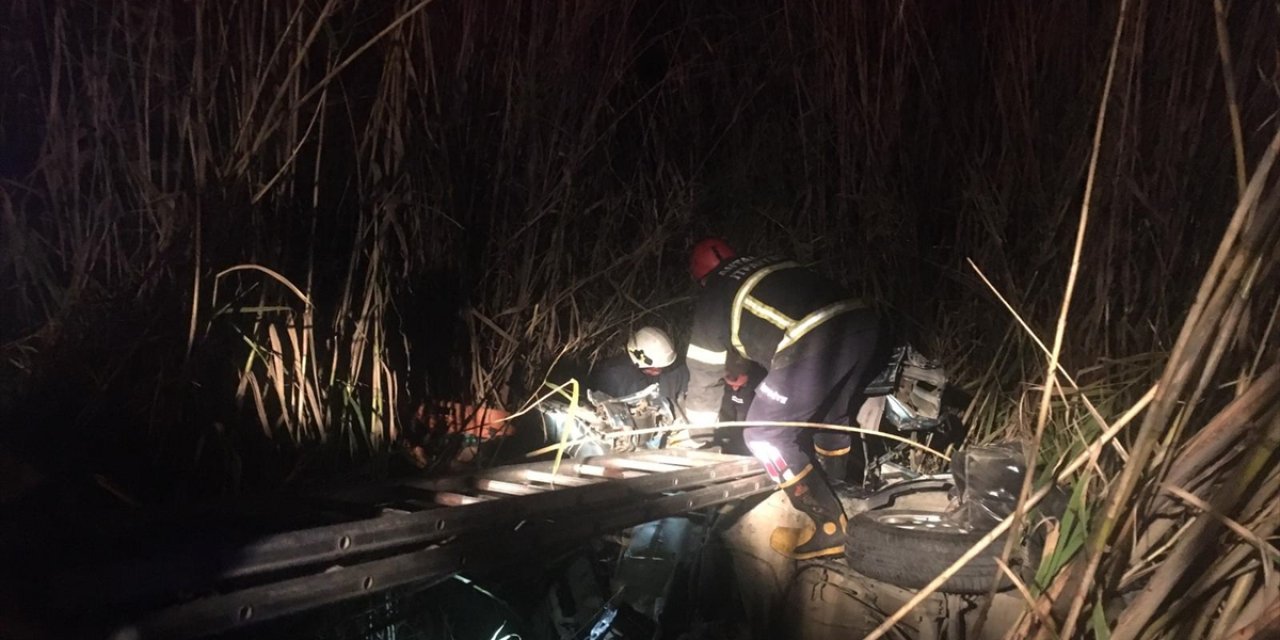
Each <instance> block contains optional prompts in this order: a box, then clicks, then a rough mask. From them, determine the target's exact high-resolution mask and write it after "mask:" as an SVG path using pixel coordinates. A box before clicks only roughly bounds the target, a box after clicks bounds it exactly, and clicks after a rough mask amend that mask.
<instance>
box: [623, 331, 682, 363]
mask: <svg viewBox="0 0 1280 640" xmlns="http://www.w3.org/2000/svg"><path fill="white" fill-rule="evenodd" d="M627 355H629V356H631V361H632V362H634V363H636V366H637V367H640V368H642V369H644V368H652V367H657V368H662V367H665V366H668V365H670V364H671V363H672V362H675V361H676V350H675V347H673V346H671V338H670V337H668V336H667V332H666V331H663V330H662V329H659V328H657V327H641V328H640V330H639V331H636V332H635V333H633V334H631V339H630V340H627Z"/></svg>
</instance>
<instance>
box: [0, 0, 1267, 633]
mask: <svg viewBox="0 0 1280 640" xmlns="http://www.w3.org/2000/svg"><path fill="white" fill-rule="evenodd" d="M0 16H3V19H0V25H3V26H0V63H2V64H3V69H4V75H5V78H4V80H3V86H4V89H3V91H0V136H2V137H0V178H3V181H0V240H2V242H3V245H2V246H3V252H2V253H0V285H2V286H3V288H4V302H3V312H2V313H0V340H2V342H3V346H2V347H0V348H2V349H3V355H4V358H3V362H0V371H2V372H3V375H2V376H0V383H2V384H0V388H2V391H3V393H2V394H0V409H3V416H4V418H3V423H4V426H3V429H4V434H3V435H4V440H3V448H4V449H5V450H6V451H5V453H4V457H5V460H6V461H5V465H6V467H12V468H15V469H16V468H18V467H21V468H23V469H28V470H29V473H28V475H41V474H42V475H44V476H45V477H57V478H68V477H74V476H77V475H78V476H84V477H88V476H89V475H90V474H97V475H98V477H99V479H100V481H101V482H103V483H106V484H109V485H110V486H112V487H113V488H114V489H115V490H116V491H118V492H119V493H120V494H122V495H125V496H132V497H133V499H137V500H141V501H162V500H165V499H173V498H177V497H190V496H204V495H211V494H219V493H224V494H225V493H229V494H235V493H239V492H244V491H256V490H263V489H268V488H270V487H273V486H277V485H278V484H280V483H281V482H285V481H287V480H289V479H290V478H294V477H298V476H299V475H302V474H305V473H306V472H307V469H306V467H307V465H311V464H318V463H317V462H316V461H317V460H321V461H324V464H323V466H324V468H325V469H327V470H329V471H332V470H333V469H335V468H346V467H350V466H351V465H355V464H362V463H363V462H364V461H367V460H370V459H378V458H379V456H382V455H384V453H383V452H385V451H387V450H388V449H390V448H393V447H394V446H395V445H394V442H396V441H397V439H398V437H399V435H400V433H401V432H402V430H403V429H404V428H405V427H406V424H407V422H409V421H410V420H411V415H412V412H413V410H414V408H415V407H417V406H418V405H419V404H420V403H421V402H423V401H425V400H440V399H449V400H466V401H472V402H487V403H491V404H495V405H499V406H502V407H504V408H507V409H515V408H519V407H520V406H521V405H522V404H523V403H524V402H525V401H527V400H528V398H529V397H530V395H531V394H532V393H533V391H534V390H535V389H537V387H538V385H539V384H540V382H541V380H542V377H543V376H544V375H545V374H546V372H547V371H548V369H549V368H550V367H551V366H552V365H553V363H554V362H555V361H556V360H557V358H560V357H562V356H566V355H567V356H569V357H591V356H592V355H593V354H596V353H600V352H601V350H602V349H604V350H607V349H611V348H616V346H617V344H618V343H619V342H620V340H621V337H622V336H623V335H624V334H625V333H626V332H627V331H628V329H629V328H630V327H632V326H634V325H636V323H639V322H652V323H657V324H659V325H662V326H666V327H668V328H670V329H672V331H673V333H674V334H676V335H680V333H681V332H682V331H683V330H684V324H685V315H686V313H687V312H688V298H689V295H690V294H691V293H692V286H691V285H690V283H689V282H688V279H687V277H686V275H685V274H684V260H685V249H687V247H688V246H689V244H691V242H692V241H694V240H696V239H697V238H699V237H701V236H702V235H705V234H708V233H714V234H718V235H723V236H725V237H727V238H728V239H730V240H731V241H733V242H735V243H737V244H739V245H741V246H743V247H745V248H746V249H749V250H753V251H760V252H787V253H794V254H796V255H799V256H800V257H801V258H803V259H806V260H813V261H816V262H817V263H818V265H819V266H820V267H821V268H822V269H824V270H826V271H828V272H829V273H831V274H833V275H835V276H836V277H838V278H840V279H841V280H843V281H845V282H846V283H848V285H849V286H850V287H851V288H853V289H854V290H856V291H858V292H860V293H862V294H864V295H865V296H867V297H868V298H871V299H874V300H876V301H878V302H879V303H880V304H881V305H883V306H884V308H885V309H886V310H888V311H892V312H893V313H896V314H898V315H899V316H900V317H902V318H904V319H905V320H904V321H903V322H902V326H903V327H904V328H906V330H907V331H908V332H909V333H911V334H912V335H913V337H914V339H915V340H916V341H918V342H920V343H921V344H925V345H928V347H929V348H930V350H931V351H933V352H934V353H935V354H936V355H938V356H940V357H941V358H942V359H943V360H944V361H946V362H947V364H948V365H949V366H950V367H951V368H952V369H953V370H954V371H955V373H956V375H957V377H958V380H959V381H960V382H961V384H963V385H964V386H965V387H966V388H967V389H968V390H969V391H970V392H971V393H972V394H973V395H974V403H973V405H972V406H971V407H970V410H969V414H968V418H969V423H970V425H971V426H972V428H973V435H972V438H973V439H974V440H975V441H990V440H995V439H1000V438H1005V437H1012V436H1020V437H1026V438H1029V439H1032V440H1035V441H1037V442H1039V445H1040V446H1039V447H1038V448H1037V449H1038V455H1040V456H1041V458H1042V459H1043V460H1046V461H1049V462H1053V461H1055V460H1058V459H1060V458H1063V457H1069V456H1074V455H1077V454H1079V453H1080V452H1081V451H1085V450H1086V448H1087V446H1088V445H1089V444H1090V443H1093V442H1096V441H1097V439H1098V437H1099V434H1101V433H1102V432H1103V430H1104V429H1105V427H1106V426H1108V425H1111V424H1115V423H1116V421H1117V419H1118V418H1120V417H1121V416H1125V415H1126V414H1127V415H1128V419H1132V423H1133V426H1131V427H1129V428H1128V429H1126V430H1124V431H1122V432H1121V433H1120V435H1119V437H1118V438H1117V439H1116V440H1115V441H1114V443H1113V444H1109V445H1107V448H1106V449H1105V451H1104V452H1103V453H1101V454H1100V455H1098V456H1097V457H1096V459H1091V460H1090V464H1088V465H1086V466H1085V467H1084V469H1083V471H1081V472H1080V473H1078V474H1073V475H1072V476H1071V477H1070V478H1067V480H1068V481H1070V482H1071V483H1072V484H1073V485H1074V486H1076V487H1077V488H1078V489H1079V491H1080V494H1081V495H1082V496H1084V497H1085V498H1086V499H1085V500H1083V501H1082V503H1083V504H1086V505H1088V506H1087V508H1084V509H1082V511H1085V512H1087V513H1081V514H1080V515H1082V516H1089V517H1087V518H1085V519H1084V520H1082V521H1083V522H1085V523H1086V524H1085V525H1084V526H1078V527H1077V528H1076V529H1075V530H1065V529H1064V532H1063V537H1064V539H1071V540H1074V541H1076V543H1083V541H1085V540H1086V539H1087V540H1088V544H1087V546H1086V547H1085V548H1084V549H1085V551H1080V552H1078V553H1075V554H1074V556H1073V557H1072V559H1071V560H1070V562H1067V563H1066V567H1067V568H1066V569H1064V570H1063V571H1061V572H1059V573H1058V575H1059V579H1058V580H1056V581H1053V582H1050V578H1051V577H1052V576H1051V575H1050V574H1052V573H1053V572H1052V571H1050V572H1046V575H1045V576H1044V578H1045V584H1044V585H1040V586H1044V587H1047V590H1046V591H1045V593H1046V594H1047V596H1048V597H1050V598H1052V599H1054V600H1055V601H1056V602H1057V603H1058V608H1057V609H1056V610H1055V611H1054V612H1053V613H1054V615H1052V616H1050V615H1044V616H1041V618H1040V622H1037V623H1036V624H1041V625H1042V626H1043V627H1044V628H1048V627H1053V628H1056V629H1057V630H1058V631H1060V632H1064V631H1065V633H1066V634H1067V635H1071V634H1072V633H1081V631H1080V629H1082V628H1084V627H1086V626H1088V625H1087V624H1086V623H1087V622H1088V621H1090V620H1092V623H1093V625H1094V628H1096V629H1102V628H1103V627H1105V626H1112V627H1116V628H1117V631H1118V634H1117V635H1118V636H1123V637H1133V636H1132V635H1130V634H1131V633H1132V632H1133V631H1134V630H1136V629H1139V628H1145V629H1147V633H1151V634H1154V635H1161V634H1163V635H1168V636H1170V637H1195V636H1200V635H1203V634H1204V633H1206V632H1207V631H1209V630H1215V631H1217V632H1225V631H1227V630H1229V629H1230V628H1231V626H1232V625H1233V624H1235V623H1236V622H1237V620H1240V621H1244V620H1251V619H1253V618H1256V617H1257V615H1258V614H1259V613H1260V612H1261V611H1262V610H1263V609H1264V608H1266V607H1268V606H1270V607H1272V609H1274V607H1275V606H1276V605H1275V602H1276V600H1275V598H1276V596H1277V593H1278V592H1277V586H1276V585H1275V583H1274V581H1273V580H1271V579H1270V576H1271V575H1272V573H1270V572H1268V570H1270V569H1272V568H1274V565H1275V562H1276V557H1277V556H1276V550H1275V548H1274V547H1272V546H1270V545H1269V544H1268V543H1266V542H1265V541H1266V540H1267V539H1268V538H1269V537H1271V536H1273V535H1274V534H1275V532H1276V530H1277V528H1278V527H1280V506H1278V505H1280V500H1277V497H1278V496H1280V472H1277V470H1276V469H1277V465H1276V464H1275V463H1276V453H1275V450H1276V446H1277V441H1278V440H1280V432H1278V429H1280V415H1277V408H1276V406H1277V403H1276V402H1275V398H1276V396H1277V390H1280V369H1278V367H1280V364H1278V363H1277V357H1276V353H1277V347H1276V334H1277V329H1276V315H1277V308H1278V305H1280V298H1278V297H1277V292H1278V291H1280V286H1277V284H1280V273H1278V272H1277V266H1276V265H1277V263H1278V262H1280V261H1278V260H1277V259H1276V258H1277V255H1276V254H1277V246H1278V245H1280V239H1278V236H1277V234H1278V233H1280V223H1278V222H1277V218H1278V216H1277V207H1278V204H1280V203H1278V200H1280V189H1278V187H1280V180H1277V179H1276V177H1275V173H1276V172H1275V171H1274V170H1273V169H1272V166H1271V161H1272V160H1273V159H1274V154H1275V153H1276V142H1275V141H1274V140H1273V139H1272V138H1273V135H1274V132H1275V131H1276V122H1275V117H1276V115H1277V111H1278V109H1280V85H1278V81H1277V77H1280V76H1277V73H1280V71H1278V70H1277V58H1276V51H1277V47H1278V46H1280V42H1277V33H1280V28H1278V27H1280V15H1277V12H1276V8H1275V6H1274V5H1272V4H1270V3H1263V2H1239V1H1237V2H1234V3H1226V2H1223V1H1221V0H1217V1H1211V0H1173V1H1170V2H1143V1H1138V0H1125V1H1122V2H1120V3H1103V2H1080V1H1076V0H1058V1H1050V2H1034V3H1009V2H1000V1H981V2H925V1H921V0H899V1H896V2H889V1H879V0H878V1H873V2H858V3H850V2H839V1H834V0H817V1H815V2H808V3H802V2H794V1H792V0H783V1H781V2H777V3H763V4H761V3H755V4H752V3H745V4H744V3H740V2H721V1H713V2H670V1H668V2H657V1H655V2H639V1H637V0H624V1H622V2H604V1H598V0H576V1H573V2H539V1H535V0H495V1H492V2H451V1H447V0H439V1H438V2H432V1H431V0H394V1H384V2H371V1H367V0H366V1H360V0H288V1H277V0H256V1H242V2H213V1H208V0H196V1H194V2H188V3H172V2H170V3H164V2H161V3H134V2H126V1H123V0H99V1H95V2H77V1H73V0H13V1H12V2H9V3H6V6H5V7H4V8H2V9H0ZM1104 116H1105V117H1104ZM988 282H989V284H990V286H988V284H987V283H988ZM997 292H998V294H999V296H1003V298H1004V300H1007V303H1008V307H1009V309H1006V307H1005V306H1004V305H1003V304H1002V300H1001V299H1000V298H999V297H998V295H997ZM1068 294H1069V295H1068ZM1064 302H1069V303H1070V306H1069V309H1068V308H1067V305H1066V304H1064ZM1010 311H1013V313H1011V312H1010ZM1034 336H1038V337H1039V339H1040V340H1041V341H1043V347H1042V346H1039V345H1037V342H1036V339H1035V338H1034ZM1048 362H1058V363H1060V365H1061V370H1062V372H1063V373H1064V374H1068V375H1063V376H1057V375H1054V376H1049V375H1048V372H1049V371H1050V370H1051V369H1052V367H1049V366H1046V365H1047V363H1048ZM1157 380H1159V381H1160V386H1159V388H1158V390H1157V391H1155V392H1154V393H1149V392H1148V390H1149V389H1151V388H1152V385H1153V384H1155V383H1156V381H1157ZM1140 400H1141V401H1142V402H1141V404H1136V405H1135V403H1139V401H1140ZM1148 403H1149V404H1148ZM1130 409H1134V410H1135V411H1130ZM1128 419H1126V420H1125V422H1128ZM19 475H20V474H19ZM159 487H164V489H163V490H162V489H159ZM1206 503H1207V504H1206ZM1208 506H1212V508H1213V513H1214V515H1207V514H1206V513H1205V511H1204V510H1203V509H1204V508H1205V507H1208ZM1245 532H1248V535H1246V534H1245ZM1206 550H1212V551H1211V552H1206ZM1086 551H1087V552H1086ZM1058 564H1061V563H1058ZM1052 568H1053V569H1056V568H1057V567H1056V566H1055V567H1052ZM1136 586H1146V590H1145V591H1143V592H1142V595H1141V596H1139V597H1137V599H1136V600H1131V599H1116V596H1117V595H1118V594H1122V593H1130V594H1131V593H1132V590H1133V588H1134V587H1136ZM1032 588H1033V589H1035V588H1037V586H1036V585H1032ZM1171 595H1173V596H1178V597H1177V598H1175V599H1172V600H1170V599H1169V597H1170V596H1171ZM1090 611H1092V612H1093V613H1092V614H1089V612H1090ZM1082 612H1083V614H1082ZM1242 612H1244V613H1243V614H1242ZM1033 619H1034V618H1029V619H1028V620H1029V622H1028V624H1032V622H1031V620H1033ZM1064 624H1065V625H1066V626H1067V627H1069V629H1065V630H1064V629H1063V628H1062V625H1064ZM1098 635H1099V636H1102V635H1103V634H1102V632H1101V631H1099V633H1098Z"/></svg>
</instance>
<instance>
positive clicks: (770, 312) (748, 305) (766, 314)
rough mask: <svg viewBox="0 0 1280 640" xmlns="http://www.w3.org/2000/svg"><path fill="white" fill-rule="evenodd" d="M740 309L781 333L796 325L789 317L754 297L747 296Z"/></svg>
mask: <svg viewBox="0 0 1280 640" xmlns="http://www.w3.org/2000/svg"><path fill="white" fill-rule="evenodd" d="M742 307H743V308H744V309H746V310H747V311H750V312H751V313H754V314H756V315H757V316H760V317H761V318H763V319H764V320H765V322H768V323H769V324H771V325H773V326H775V327H777V328H779V329H782V330H783V331H786V330H787V329H790V328H791V326H792V325H794V324H795V323H796V321H795V320H792V319H791V316H788V315H787V314H785V313H783V312H781V311H778V310H777V309H774V308H773V307H771V306H769V305H767V304H765V303H763V302H761V301H760V299H759V298H757V297H755V296H747V299H746V300H743V301H742Z"/></svg>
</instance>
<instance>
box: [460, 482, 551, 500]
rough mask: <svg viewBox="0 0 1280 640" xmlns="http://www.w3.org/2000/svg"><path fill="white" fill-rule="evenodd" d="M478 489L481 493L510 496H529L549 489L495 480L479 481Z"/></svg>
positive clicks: (477, 483)
mask: <svg viewBox="0 0 1280 640" xmlns="http://www.w3.org/2000/svg"><path fill="white" fill-rule="evenodd" d="M476 488H477V489H479V490H481V491H489V492H492V493H504V494H506V495H509V496H527V495H532V494H535V493H542V492H543V491H546V490H547V489H548V487H533V486H530V485H527V484H519V483H516V482H507V481H505V480H494V479H492V478H479V479H477V480H476Z"/></svg>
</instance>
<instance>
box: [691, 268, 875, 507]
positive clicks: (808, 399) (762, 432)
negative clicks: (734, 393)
mask: <svg viewBox="0 0 1280 640" xmlns="http://www.w3.org/2000/svg"><path fill="white" fill-rule="evenodd" d="M705 284H706V286H705V289H704V290H703V292H702V295H701V296H700V297H699V299H698V302H697V306H696V308H695V311H694V320H693V334H692V337H691V339H690V342H689V349H688V352H687V354H686V361H687V362H688V365H689V392H688V397H687V399H686V402H685V408H686V412H687V413H688V414H689V416H690V418H691V420H693V421H694V422H695V423H697V422H701V421H707V418H708V412H710V413H711V414H714V413H718V411H719V409H720V407H721V401H722V397H723V396H722V394H723V390H724V388H725V387H724V385H723V383H722V380H721V376H722V375H723V374H724V370H725V363H726V360H727V358H728V356H729V354H730V352H731V351H732V352H736V354H737V355H738V356H740V357H742V358H745V359H746V360H750V361H752V362H755V363H757V364H760V365H761V366H763V367H764V369H765V370H766V373H765V375H764V378H763V379H762V380H761V381H760V383H759V385H758V386H757V387H756V389H755V394H754V395H755V397H754V399H753V401H752V402H751V405H750V408H749V409H748V410H747V413H746V416H745V417H746V420H747V421H756V420H764V421H778V422H827V423H832V424H848V420H849V418H850V416H851V414H852V412H853V411H854V410H856V408H857V404H856V403H857V402H859V401H860V390H861V389H862V388H863V386H864V384H865V382H866V378H867V377H868V374H874V373H875V371H874V370H873V369H874V366H873V362H874V356H875V353H876V347H877V339H878V336H879V323H878V321H877V318H876V315H875V313H874V312H872V311H871V310H869V309H867V308H866V307H865V306H864V305H863V304H862V303H860V302H858V301H857V300H853V299H851V298H849V296H848V295H847V294H846V293H845V292H843V291H842V290H841V289H840V287H838V286H836V285H835V284H834V283H831V282H830V281H828V280H827V279H825V278H823V277H821V276H819V275H818V274H816V273H814V272H813V271H810V270H808V269H805V268H803V267H800V266H799V265H798V264H796V263H794V262H790V261H786V260H783V259H780V258H754V257H749V256H742V257H739V258H735V259H732V260H729V261H727V262H725V263H723V264H721V265H720V267H719V268H718V269H717V270H716V271H715V272H714V273H712V274H711V275H710V276H709V277H708V278H707V281H706V283H705ZM802 433H803V430H800V429H796V428H794V427H747V428H746V429H745V431H744V437H745V439H746V442H747V446H748V448H750V449H751V452H752V454H753V455H755V456H756V458H758V459H759V460H760V461H761V462H762V463H763V464H764V466H765V469H766V470H767V471H768V472H769V474H770V476H771V477H772V478H773V479H774V481H776V482H778V483H779V484H783V485H786V484H788V483H789V482H790V481H791V480H792V479H794V478H797V477H800V476H803V475H804V474H805V473H808V471H809V465H810V458H809V456H808V454H807V453H806V452H805V451H804V450H803V449H802V448H801V446H800V441H799V436H800V435H801V434H802ZM813 440H814V446H815V448H816V449H818V451H819V453H826V454H836V455H838V454H840V453H847V452H848V450H849V447H850V442H851V440H850V435H849V434H848V433H847V432H839V431H818V432H815V433H814V434H813Z"/></svg>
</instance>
